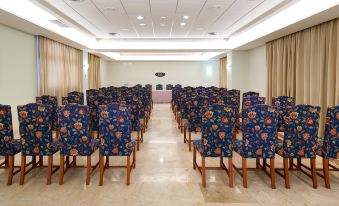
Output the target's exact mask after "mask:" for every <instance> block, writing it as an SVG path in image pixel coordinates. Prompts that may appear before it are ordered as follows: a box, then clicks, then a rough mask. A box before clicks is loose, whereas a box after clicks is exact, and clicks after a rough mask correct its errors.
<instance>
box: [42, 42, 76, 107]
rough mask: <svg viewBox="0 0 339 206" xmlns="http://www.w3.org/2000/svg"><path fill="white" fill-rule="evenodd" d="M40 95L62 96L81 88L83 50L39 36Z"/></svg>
mask: <svg viewBox="0 0 339 206" xmlns="http://www.w3.org/2000/svg"><path fill="white" fill-rule="evenodd" d="M38 42H39V71H40V79H39V81H40V95H53V96H57V98H58V101H59V103H60V101H61V97H62V96H66V95H67V93H68V92H70V91H80V89H81V51H80V50H78V49H75V48H72V47H69V46H67V45H64V44H61V43H59V42H56V41H53V40H51V39H48V38H45V37H42V36H39V37H38Z"/></svg>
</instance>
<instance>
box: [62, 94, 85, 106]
mask: <svg viewBox="0 0 339 206" xmlns="http://www.w3.org/2000/svg"><path fill="white" fill-rule="evenodd" d="M81 102H82V100H81V99H80V97H79V96H76V95H69V96H67V97H62V105H66V104H83V103H81Z"/></svg>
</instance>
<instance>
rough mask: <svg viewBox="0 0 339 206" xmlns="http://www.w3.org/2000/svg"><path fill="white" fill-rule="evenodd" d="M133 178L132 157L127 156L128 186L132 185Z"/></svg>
mask: <svg viewBox="0 0 339 206" xmlns="http://www.w3.org/2000/svg"><path fill="white" fill-rule="evenodd" d="M130 178H131V157H130V156H127V178H126V185H129V184H130Z"/></svg>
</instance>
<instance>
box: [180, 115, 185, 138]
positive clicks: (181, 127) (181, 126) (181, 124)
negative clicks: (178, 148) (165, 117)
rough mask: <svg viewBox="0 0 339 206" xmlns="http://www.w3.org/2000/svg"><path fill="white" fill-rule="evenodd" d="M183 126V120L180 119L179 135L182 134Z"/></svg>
mask: <svg viewBox="0 0 339 206" xmlns="http://www.w3.org/2000/svg"><path fill="white" fill-rule="evenodd" d="M183 127H184V125H183V119H182V118H181V119H180V133H181V134H182V133H183V132H184V128H183Z"/></svg>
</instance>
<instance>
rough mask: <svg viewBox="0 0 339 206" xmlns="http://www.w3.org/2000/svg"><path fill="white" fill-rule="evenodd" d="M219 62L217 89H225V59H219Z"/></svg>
mask: <svg viewBox="0 0 339 206" xmlns="http://www.w3.org/2000/svg"><path fill="white" fill-rule="evenodd" d="M219 62H220V63H219V87H221V88H227V58H226V57H224V58H221V59H220V61H219Z"/></svg>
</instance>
